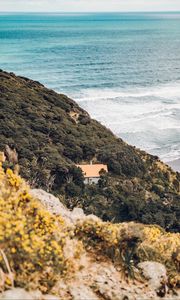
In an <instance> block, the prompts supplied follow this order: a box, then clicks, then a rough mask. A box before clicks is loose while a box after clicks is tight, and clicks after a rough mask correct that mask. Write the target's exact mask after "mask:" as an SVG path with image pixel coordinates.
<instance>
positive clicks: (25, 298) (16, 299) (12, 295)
mask: <svg viewBox="0 0 180 300" xmlns="http://www.w3.org/2000/svg"><path fill="white" fill-rule="evenodd" d="M0 299H4V300H41V299H42V294H41V292H40V291H34V292H27V291H26V290H24V289H21V288H13V289H11V290H7V291H5V292H3V293H2V294H1V295H0Z"/></svg>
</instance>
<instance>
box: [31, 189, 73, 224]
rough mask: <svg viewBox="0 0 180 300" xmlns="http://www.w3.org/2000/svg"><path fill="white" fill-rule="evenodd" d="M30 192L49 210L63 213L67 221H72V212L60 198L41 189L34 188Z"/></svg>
mask: <svg viewBox="0 0 180 300" xmlns="http://www.w3.org/2000/svg"><path fill="white" fill-rule="evenodd" d="M30 194H31V196H32V197H34V198H36V199H38V200H39V201H40V202H41V203H42V204H43V205H44V206H45V208H46V209H47V210H48V211H49V212H51V213H53V214H55V215H61V216H62V217H63V218H64V219H65V220H66V221H70V222H72V219H71V212H70V211H69V210H68V209H67V208H66V207H65V206H64V205H63V204H62V203H61V202H60V200H59V198H56V197H55V196H53V195H52V194H50V193H47V192H45V191H43V190H41V189H32V190H31V191H30Z"/></svg>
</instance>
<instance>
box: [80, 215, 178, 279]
mask: <svg viewBox="0 0 180 300" xmlns="http://www.w3.org/2000/svg"><path fill="white" fill-rule="evenodd" d="M75 234H76V236H77V237H78V238H79V239H81V240H82V241H83V242H84V244H85V245H86V249H89V250H92V251H94V250H98V251H99V252H100V253H101V254H103V255H104V254H107V255H108V254H109V253H110V254H111V258H113V260H115V259H116V254H117V253H118V254H119V255H118V259H119V263H121V264H122V265H123V264H124V265H125V267H126V269H129V271H130V267H131V266H130V264H132V263H134V265H135V264H136V263H138V262H140V261H148V260H151V261H158V262H160V263H163V264H165V265H166V267H167V271H168V273H169V276H170V275H171V274H172V272H173V274H174V276H175V277H176V276H177V274H178V272H179V271H180V252H179V251H180V234H178V233H167V232H165V231H164V230H163V229H162V228H160V227H159V226H155V225H153V226H152V225H143V224H138V223H137V224H136V223H134V222H130V223H121V224H112V223H110V222H102V221H96V220H93V219H87V220H85V221H80V222H79V223H77V225H76V230H75ZM110 249H111V250H112V249H113V250H114V251H113V252H112V251H109V250H110ZM112 254H113V257H112ZM133 260H134V261H133Z"/></svg>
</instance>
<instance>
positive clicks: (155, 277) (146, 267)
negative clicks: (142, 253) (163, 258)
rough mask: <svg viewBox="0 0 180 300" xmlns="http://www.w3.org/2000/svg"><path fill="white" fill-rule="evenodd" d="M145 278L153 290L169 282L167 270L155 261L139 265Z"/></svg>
mask: <svg viewBox="0 0 180 300" xmlns="http://www.w3.org/2000/svg"><path fill="white" fill-rule="evenodd" d="M138 268H139V269H140V270H141V272H142V274H143V276H144V277H145V278H146V279H148V280H149V284H150V286H151V288H153V289H154V290H157V289H159V288H160V287H161V286H162V282H163V283H164V284H165V283H166V282H167V275H166V268H165V266H164V265H162V264H160V263H158V262H155V261H144V262H142V263H139V264H138Z"/></svg>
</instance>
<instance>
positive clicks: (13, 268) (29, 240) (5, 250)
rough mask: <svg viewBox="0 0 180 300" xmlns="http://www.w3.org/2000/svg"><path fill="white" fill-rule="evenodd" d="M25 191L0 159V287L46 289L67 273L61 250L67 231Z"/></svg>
mask: <svg viewBox="0 0 180 300" xmlns="http://www.w3.org/2000/svg"><path fill="white" fill-rule="evenodd" d="M28 190H29V187H28V186H27V184H26V183H25V182H24V180H23V179H21V178H20V177H19V176H17V175H15V174H14V173H13V171H12V170H10V169H8V170H7V171H6V172H5V171H4V170H3V168H2V163H1V162H0V271H1V272H0V274H4V277H3V278H5V280H4V285H3V287H2V286H0V288H1V289H3V288H4V286H6V285H7V286H8V285H13V284H14V283H15V285H17V286H26V285H27V287H29V286H31V285H32V286H33V284H34V285H37V286H38V287H39V288H40V289H42V290H43V291H47V290H48V289H49V288H50V287H51V286H52V285H53V284H54V282H55V281H56V279H57V277H58V276H62V275H65V274H66V272H67V269H68V260H67V259H66V258H65V256H64V252H63V249H64V246H65V242H66V238H67V236H68V234H69V233H68V228H67V226H65V223H64V221H63V219H62V218H61V217H57V216H53V215H51V214H50V213H49V212H48V211H47V210H45V209H44V208H43V207H42V205H41V204H40V203H39V202H38V201H37V200H35V199H33V198H32V197H31V196H30V195H29V193H28ZM12 274H13V276H12ZM0 276H1V275H0ZM30 278H31V280H30ZM1 281H2V280H1Z"/></svg>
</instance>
